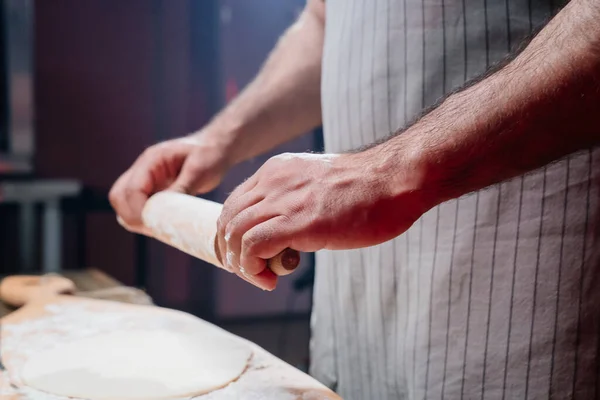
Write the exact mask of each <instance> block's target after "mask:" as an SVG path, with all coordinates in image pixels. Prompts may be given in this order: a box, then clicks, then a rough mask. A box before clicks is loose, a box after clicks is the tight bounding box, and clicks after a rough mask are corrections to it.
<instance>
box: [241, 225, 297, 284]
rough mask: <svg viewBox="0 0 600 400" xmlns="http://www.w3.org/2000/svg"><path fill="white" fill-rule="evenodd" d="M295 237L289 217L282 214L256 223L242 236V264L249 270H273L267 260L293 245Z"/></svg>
mask: <svg viewBox="0 0 600 400" xmlns="http://www.w3.org/2000/svg"><path fill="white" fill-rule="evenodd" d="M293 237H294V235H293V229H292V227H291V225H290V224H289V220H288V218H287V217H284V216H281V215H280V216H277V217H274V218H271V219H269V220H266V221H263V222H261V223H258V224H255V225H254V226H253V227H252V228H250V229H249V230H247V231H246V232H245V233H244V234H243V236H242V239H241V249H240V265H242V266H243V267H244V268H245V269H246V270H248V271H257V270H260V271H263V270H264V271H269V272H271V271H270V270H268V269H266V260H268V259H270V258H273V257H275V256H276V255H277V254H279V253H281V252H282V251H284V250H285V249H287V248H288V247H291V246H292V240H293ZM271 273H272V272H271Z"/></svg>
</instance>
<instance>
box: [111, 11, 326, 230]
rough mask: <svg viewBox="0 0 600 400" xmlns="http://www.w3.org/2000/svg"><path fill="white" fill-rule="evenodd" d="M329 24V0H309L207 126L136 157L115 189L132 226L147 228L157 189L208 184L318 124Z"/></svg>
mask: <svg viewBox="0 0 600 400" xmlns="http://www.w3.org/2000/svg"><path fill="white" fill-rule="evenodd" d="M324 24H325V4H324V1H323V0H308V2H307V5H306V7H305V9H304V11H303V12H302V14H301V16H300V18H299V19H298V21H296V23H295V24H294V25H293V26H292V27H291V28H290V29H289V30H288V31H287V32H286V33H285V34H284V35H283V36H282V37H281V39H280V40H279V42H278V44H277V46H276V48H275V49H274V50H273V52H272V54H271V55H270V56H269V58H268V60H267V62H266V64H265V65H264V66H263V68H262V70H261V71H260V73H259V74H258V76H257V77H256V78H255V80H254V81H253V82H252V83H251V84H250V85H249V86H248V87H247V88H246V89H245V90H244V91H243V92H242V93H241V94H240V96H238V97H237V98H236V99H235V100H234V101H233V102H232V103H231V104H229V105H228V106H227V107H226V108H225V109H224V110H223V111H222V112H221V113H220V114H219V115H217V116H216V117H215V118H214V119H213V120H212V121H211V122H210V123H209V124H208V125H207V126H206V127H204V128H203V129H202V130H201V131H199V132H197V133H194V134H192V135H190V136H188V137H185V138H179V139H174V140H169V141H166V142H163V143H159V144H156V145H154V146H152V147H149V148H148V149H146V150H145V151H144V152H143V153H142V154H141V155H140V156H139V157H138V159H137V160H136V161H135V162H134V163H133V165H132V166H131V167H130V168H129V169H128V170H127V171H125V172H124V173H123V174H122V175H121V176H120V177H119V179H118V180H117V181H116V182H115V184H114V185H113V188H112V189H111V191H110V196H109V197H110V201H111V204H112V205H113V207H114V209H115V211H116V212H117V214H118V215H119V217H120V221H121V223H122V224H123V225H124V226H125V227H126V228H127V229H129V230H131V231H135V232H138V233H147V232H146V229H145V228H144V226H143V224H142V221H141V212H142V209H143V207H144V204H145V203H146V201H147V200H148V197H150V196H151V195H152V194H154V193H156V192H158V191H161V190H165V189H170V190H174V191H178V192H182V193H189V194H196V193H205V192H208V191H210V190H212V189H214V188H215V187H216V186H217V185H218V184H219V183H220V182H221V179H222V178H223V176H224V174H225V173H226V172H227V170H228V169H229V168H230V167H231V166H232V165H234V164H237V163H238V162H240V161H243V160H246V159H248V158H251V157H253V156H256V155H258V154H260V153H263V152H265V151H267V150H269V149H271V148H273V147H275V146H277V145H278V144H281V143H283V142H286V141H288V140H290V139H292V138H294V137H296V136H298V135H300V134H302V133H304V132H306V131H308V130H309V129H311V128H314V127H315V126H318V125H319V124H320V122H321V96H320V85H321V59H322V55H323V41H324V39H323V37H324V30H325V27H324Z"/></svg>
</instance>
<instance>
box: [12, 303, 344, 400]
mask: <svg viewBox="0 0 600 400" xmlns="http://www.w3.org/2000/svg"><path fill="white" fill-rule="evenodd" d="M180 317H184V319H181V318H180ZM185 318H191V317H189V316H188V315H187V314H182V313H178V312H175V313H174V312H173V311H171V310H166V309H162V308H159V307H154V306H140V305H129V304H124V303H118V302H112V301H99V300H94V299H82V298H77V297H73V296H60V297H54V298H53V299H52V300H51V301H40V302H39V303H36V304H35V306H33V305H30V304H28V305H27V306H26V308H24V309H21V310H18V311H16V312H13V313H11V314H10V315H8V316H6V317H4V318H2V359H3V362H4V364H5V365H6V367H7V371H4V372H2V373H0V399H6V400H25V399H30V400H31V399H33V400H62V399H63V398H59V397H54V396H49V395H47V394H44V393H41V392H38V391H35V390H33V389H31V388H28V387H26V386H24V385H23V384H22V382H21V380H20V376H19V371H20V368H21V367H22V365H23V363H24V361H25V360H26V359H27V357H28V356H29V355H30V354H32V353H34V352H37V351H41V350H44V349H47V348H50V347H52V346H54V345H56V344H58V343H64V342H68V341H72V340H74V339H77V338H80V337H85V336H89V335H93V334H99V333H102V332H110V331H114V330H115V329H129V328H134V329H140V328H141V329H161V328H162V329H178V330H180V329H185V326H184V325H185V324H183V325H182V321H185ZM202 323H206V322H202ZM223 335H231V334H230V333H228V332H225V331H223ZM238 340H242V341H243V340H244V339H241V338H238ZM248 343H249V342H248ZM249 345H250V346H251V347H252V349H253V351H254V355H253V357H252V360H251V363H250V366H249V368H248V369H247V370H246V372H245V373H244V374H243V375H242V376H241V377H240V378H239V379H238V380H237V381H235V382H233V383H231V384H230V385H228V386H227V387H225V388H223V389H221V390H217V391H215V392H212V393H210V394H207V395H204V396H199V397H196V399H198V400H233V399H236V400H238V399H249V400H250V399H252V400H288V399H289V400H300V399H302V400H317V399H319V400H334V399H335V400H338V399H340V398H339V396H337V395H335V394H334V393H333V392H331V391H330V390H328V389H327V388H325V387H324V386H322V385H321V384H319V383H318V382H317V381H315V380H314V379H312V378H310V377H309V376H308V375H306V374H304V373H302V372H301V371H299V370H297V369H295V368H293V367H292V366H290V365H288V364H286V363H285V362H283V361H281V360H279V359H277V358H276V357H274V356H273V355H271V354H270V353H268V352H266V351H265V350H263V349H262V348H260V347H259V346H257V345H255V344H253V343H249ZM149 351H151V349H150V350H149ZM64 399H66V398H64Z"/></svg>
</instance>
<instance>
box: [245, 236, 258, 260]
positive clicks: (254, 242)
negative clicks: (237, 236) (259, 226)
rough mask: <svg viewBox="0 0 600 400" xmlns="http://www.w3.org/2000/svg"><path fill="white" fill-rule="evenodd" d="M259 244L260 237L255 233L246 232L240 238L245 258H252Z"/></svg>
mask: <svg viewBox="0 0 600 400" xmlns="http://www.w3.org/2000/svg"><path fill="white" fill-rule="evenodd" d="M260 242H261V239H260V235H259V234H257V233H255V232H248V234H246V235H244V237H243V238H242V248H243V249H244V255H245V257H252V256H253V255H254V254H255V253H256V250H257V248H258V244H259V243H260Z"/></svg>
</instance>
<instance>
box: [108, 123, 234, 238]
mask: <svg viewBox="0 0 600 400" xmlns="http://www.w3.org/2000/svg"><path fill="white" fill-rule="evenodd" d="M228 168H229V162H228V160H227V157H226V151H225V149H224V146H223V145H222V144H219V143H218V142H216V141H214V140H209V139H206V138H204V137H203V136H201V135H199V134H196V135H194V136H189V137H186V138H181V139H175V140H170V141H167V142H163V143H160V144H157V145H155V146H152V147H150V148H148V149H147V150H146V151H145V152H144V153H142V155H141V156H140V157H139V158H138V159H137V160H136V161H135V163H134V164H133V165H132V166H131V168H129V170H127V171H126V172H125V173H124V174H123V175H121V177H120V178H119V179H118V180H117V181H116V183H115V184H114V186H113V187H112V189H111V191H110V195H109V198H110V202H111V204H112V206H113V207H114V209H115V211H116V212H117V215H118V216H119V221H120V223H121V224H122V225H123V226H124V227H125V228H127V229H128V230H130V231H132V232H137V233H142V234H147V232H146V230H145V229H144V226H143V224H142V220H141V214H142V209H143V207H144V204H145V203H146V200H148V198H149V197H150V196H151V195H153V194H154V193H156V192H159V191H161V190H166V189H168V190H174V191H177V192H181V193H187V194H197V193H205V192H208V191H210V190H212V189H214V188H215V187H216V186H217V185H218V184H219V183H220V182H221V179H222V177H223V175H224V174H225V172H226V171H227V169H228Z"/></svg>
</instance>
